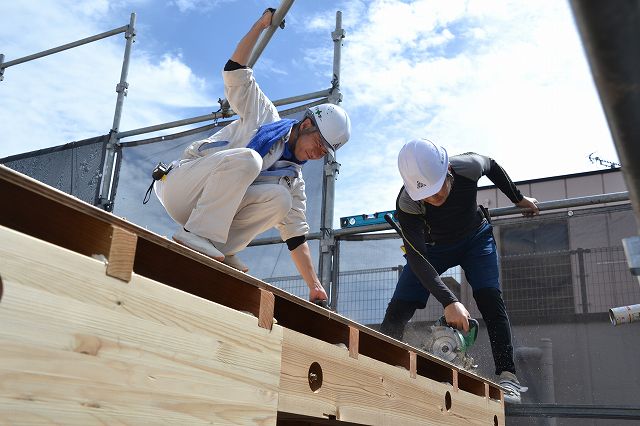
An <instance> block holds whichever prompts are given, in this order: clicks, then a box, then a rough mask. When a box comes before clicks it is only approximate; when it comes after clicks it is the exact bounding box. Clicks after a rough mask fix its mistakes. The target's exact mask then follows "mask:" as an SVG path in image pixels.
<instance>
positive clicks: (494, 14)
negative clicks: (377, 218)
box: [309, 0, 616, 217]
mask: <svg viewBox="0 0 640 426" xmlns="http://www.w3.org/2000/svg"><path fill="white" fill-rule="evenodd" d="M345 6H346V9H345V13H344V26H345V28H346V32H347V38H346V39H345V42H344V48H343V51H342V75H341V77H342V81H341V88H342V91H343V94H344V104H343V106H344V107H345V108H346V109H347V110H348V111H349V113H350V115H351V118H352V123H353V133H352V135H353V136H352V140H351V142H350V143H349V144H348V145H347V146H346V147H345V148H344V149H343V150H341V151H340V154H339V157H340V162H341V163H342V164H343V165H342V168H341V172H340V176H339V180H338V183H337V186H336V188H337V193H336V206H335V212H336V216H338V217H339V216H346V215H352V214H360V213H371V212H373V211H382V210H388V209H392V208H394V205H395V197H396V194H397V191H398V190H399V188H400V186H401V184H402V183H401V180H400V177H399V174H398V172H397V168H396V158H397V152H398V151H399V149H400V147H401V146H402V144H403V143H405V142H406V141H408V140H410V139H412V138H415V137H429V138H430V139H432V140H435V141H437V142H439V143H441V144H442V145H444V146H446V147H447V149H448V150H449V151H450V152H451V153H453V154H456V153H461V152H466V151H476V152H479V153H482V154H486V155H489V156H493V157H494V158H496V159H497V160H498V161H499V162H500V163H501V164H502V165H503V166H504V167H505V169H506V170H507V172H508V173H510V174H511V176H512V177H513V178H514V179H516V180H522V179H532V178H540V177H545V176H551V175H560V174H567V173H574V172H579V171H586V170H589V169H595V168H597V167H595V166H592V165H590V163H589V161H588V159H587V155H588V154H589V153H590V152H591V151H593V150H598V149H604V150H605V151H607V153H608V155H609V156H610V157H611V158H613V159H614V160H615V158H616V157H615V151H614V149H613V144H612V142H611V138H610V136H609V132H608V129H607V126H606V121H605V119H604V116H603V114H602V111H601V108H600V106H599V102H598V98H597V94H596V92H595V88H594V86H593V82H592V79H591V75H590V73H589V69H588V67H587V63H586V60H585V58H584V54H583V50H582V46H581V43H580V40H579V37H578V35H577V32H576V29H575V27H574V23H573V18H572V16H571V13H570V10H569V7H568V5H567V4H566V3H560V2H556V1H544V2H535V3H531V2H524V3H523V2H503V1H497V0H496V1H487V0H482V1H473V0H471V1H451V2H444V1H439V2H436V1H427V0H415V1H409V2H400V1H394V0H377V1H372V2H367V3H361V2H355V4H354V5H353V6H352V5H351V2H348V3H346V4H345ZM350 8H354V9H357V12H358V13H357V14H356V15H355V16H351V15H349V9H350ZM363 8H364V9H363ZM321 18H322V19H320V18H318V22H323V21H326V20H327V19H328V18H327V17H326V15H323V16H322V17H321ZM311 22H316V20H314V19H311ZM312 30H314V31H315V30H316V29H315V26H313V28H312ZM331 54H332V52H331V51H329V50H328V49H316V50H311V54H310V55H309V57H310V58H312V60H313V61H314V62H315V63H320V64H325V65H324V66H325V67H328V66H329V65H326V64H327V63H328V62H329V61H330V60H331ZM323 56H324V58H325V59H324V61H323V60H322V59H321V58H322V57H323ZM323 72H324V71H323Z"/></svg>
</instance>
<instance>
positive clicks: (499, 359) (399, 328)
mask: <svg viewBox="0 0 640 426" xmlns="http://www.w3.org/2000/svg"><path fill="white" fill-rule="evenodd" d="M427 259H428V260H429V263H431V265H432V266H433V267H434V268H435V269H436V271H437V272H438V274H442V273H443V272H445V271H446V270H447V269H449V268H451V267H454V266H458V265H460V267H462V269H463V270H464V274H465V276H466V277H467V281H468V282H469V284H471V288H473V298H474V299H475V301H476V305H477V306H478V309H479V310H480V313H481V314H482V319H483V320H484V322H485V324H486V327H487V332H488V334H489V342H490V343H491V351H492V353H493V360H494V363H495V367H496V370H495V371H496V374H500V373H501V372H503V371H510V372H512V373H514V374H515V372H516V369H515V365H514V362H513V345H512V343H511V325H510V324H509V317H508V316H507V309H506V307H505V305H504V301H503V300H502V292H501V291H500V278H499V277H500V274H499V271H498V253H497V250H496V241H495V239H494V237H493V227H492V226H491V225H490V224H488V223H486V222H485V223H484V224H483V225H482V226H481V227H480V229H478V231H476V232H474V233H471V234H470V235H468V236H467V237H465V238H463V239H461V240H460V241H457V242H456V243H453V244H444V245H434V246H428V248H427ZM428 299H429V291H428V290H427V289H426V288H425V287H423V286H422V284H421V283H420V280H419V279H418V278H417V277H416V275H415V274H414V273H413V271H412V270H411V267H410V266H409V264H407V265H406V266H405V267H404V269H403V270H402V274H401V275H400V279H399V280H398V284H397V285H396V289H395V291H394V293H393V297H392V298H391V301H390V302H389V306H388V307H387V311H386V312H385V316H384V320H383V321H382V324H381V325H380V331H381V332H382V333H385V334H387V335H389V336H391V337H393V338H395V339H398V340H402V337H403V335H404V328H405V326H406V325H407V322H409V320H410V319H411V317H413V314H414V313H415V311H416V309H422V308H424V307H425V306H426V305H427V300H428Z"/></svg>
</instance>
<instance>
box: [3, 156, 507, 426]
mask: <svg viewBox="0 0 640 426" xmlns="http://www.w3.org/2000/svg"><path fill="white" fill-rule="evenodd" d="M0 202H1V203H2V208H0V384H2V386H0V419H3V420H4V419H7V421H8V422H9V423H20V421H23V422H25V421H26V422H27V423H29V422H31V423H34V422H35V423H37V422H41V423H52V422H58V423H61V424H78V425H80V424H81V425H87V424H101V422H102V423H104V422H106V423H113V422H121V423H124V424H149V423H150V422H151V423H154V422H176V423H177V422H181V423H182V424H201V423H202V424H211V423H214V424H265V425H274V424H281V425H305V424H340V425H349V424H371V425H398V424H402V425H411V424H415V425H441V424H448V425H456V424H477V425H494V426H495V425H504V400H503V395H502V389H501V388H500V387H499V386H498V385H497V384H495V383H492V382H490V381H487V380H486V379H483V378H481V377H479V376H477V375H475V374H474V373H471V372H467V371H464V370H460V369H459V368H458V367H456V366H454V365H452V364H449V363H447V362H445V361H442V360H439V359H437V358H435V357H433V356H432V355H430V354H427V353H424V352H422V351H420V350H417V349H415V348H412V347H410V346H408V345H405V344H403V343H401V342H398V341H396V340H393V339H391V338H389V337H386V336H384V335H382V334H380V333H378V332H376V331H374V330H371V329H369V328H367V327H364V326H362V325H360V324H357V323H355V322H353V321H350V320H349V319H347V318H344V317H342V316H340V315H338V314H335V313H333V312H331V311H328V310H326V309H323V308H320V307H318V306H316V305H314V304H312V303H310V302H307V301H305V300H302V299H300V298H298V297H295V296H293V295H290V294H288V293H286V292H284V291H282V290H280V289H278V288H276V287H272V286H270V285H269V284H267V283H265V282H263V281H261V280H258V279H256V278H253V277H251V276H250V275H247V274H244V273H241V272H238V271H236V270H235V269H232V268H230V267H228V266H226V265H224V264H222V263H220V262H217V261H215V260H213V259H210V258H208V257H206V256H203V255H201V254H199V253H196V252H194V251H192V250H190V249H188V248H186V247H183V246H181V245H179V244H176V243H174V242H172V241H170V240H168V239H166V238H164V237H161V236H159V235H156V234H153V233H151V232H149V231H147V230H145V229H142V228H140V227H138V226H136V225H133V224H131V223H129V222H127V221H125V220H123V219H121V218H118V217H116V216H114V215H112V214H110V213H107V212H105V211H103V210H101V209H98V208H95V207H93V206H90V205H88V204H86V203H83V202H81V201H79V200H77V199H75V198H73V197H70V196H68V195H67V194H64V193H62V192H60V191H57V190H55V189H53V188H50V187H48V186H46V185H43V184H41V183H39V182H37V181H35V180H33V179H30V178H28V177H26V176H24V175H21V174H19V173H17V172H14V171H12V170H10V169H8V168H6V167H4V166H0ZM21 419H22V420H21ZM24 419H26V420H24Z"/></svg>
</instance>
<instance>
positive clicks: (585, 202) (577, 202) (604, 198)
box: [250, 191, 629, 246]
mask: <svg viewBox="0 0 640 426" xmlns="http://www.w3.org/2000/svg"><path fill="white" fill-rule="evenodd" d="M621 201H629V193H628V192H626V191H623V192H612V193H609V194H599V195H591V196H588V197H576V198H567V199H564V200H555V201H543V202H541V203H538V208H539V209H540V211H548V210H557V209H568V208H572V207H583V206H593V205H598V204H605V203H618V202H621ZM525 210H526V209H521V208H519V207H515V206H514V207H498V208H494V209H490V210H489V213H491V217H499V216H509V215H513V214H519V213H521V212H523V211H525ZM390 229H391V226H390V225H389V224H388V223H386V222H385V223H379V224H375V225H365V226H358V227H355V228H344V229H336V230H334V231H333V236H334V238H337V239H341V240H358V241H362V240H380V239H386V238H397V237H398V234H396V233H395V232H392V233H389V234H371V235H364V234H366V233H369V232H379V231H388V230H390ZM349 236H354V238H348V237H349ZM367 237H370V238H367ZM320 238H321V233H313V234H309V235H307V239H308V240H314V239H315V240H317V239H320ZM281 242H282V240H281V239H280V238H278V237H272V238H260V239H257V240H254V241H253V242H252V243H251V244H250V245H252V246H258V245H266V244H278V243H281Z"/></svg>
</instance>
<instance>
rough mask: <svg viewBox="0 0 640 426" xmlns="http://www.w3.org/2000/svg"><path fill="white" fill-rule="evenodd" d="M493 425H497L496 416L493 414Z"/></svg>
mask: <svg viewBox="0 0 640 426" xmlns="http://www.w3.org/2000/svg"><path fill="white" fill-rule="evenodd" d="M493 426H498V416H493Z"/></svg>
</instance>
